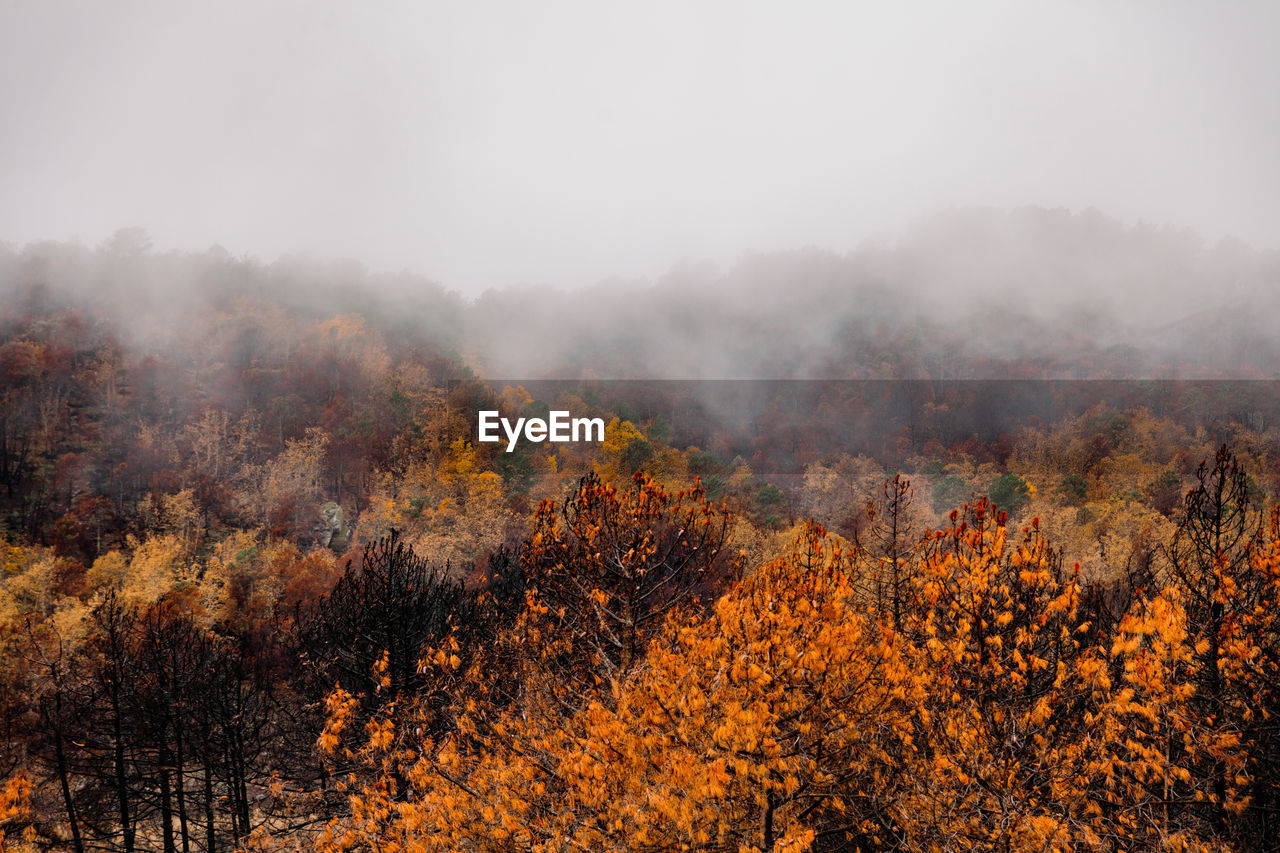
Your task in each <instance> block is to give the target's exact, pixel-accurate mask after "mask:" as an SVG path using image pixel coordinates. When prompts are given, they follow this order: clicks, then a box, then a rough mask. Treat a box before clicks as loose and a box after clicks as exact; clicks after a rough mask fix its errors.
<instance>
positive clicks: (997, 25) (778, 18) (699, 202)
mask: <svg viewBox="0 0 1280 853" xmlns="http://www.w3.org/2000/svg"><path fill="white" fill-rule="evenodd" d="M1277 152H1280V3H1275V2H1270V0H1258V2H1227V3H1214V4H1211V3H1207V2H1206V3H1187V2H1125V3H1103V2H1074V3H1048V2H1044V3H1025V2H1005V3H998V2H985V0H984V2H969V3H944V2H938V3H888V2H885V3H847V2H840V3H802V2H787V3H775V2H770V3H743V2H737V1H736V0H735V1H734V2H729V0H725V2H695V3H689V2H684V3H667V2H646V3H627V4H624V3H600V2H574V3H568V2H545V0H540V2H537V3H523V2H504V3H496V2H491V3H485V2H475V3H453V4H445V3H422V2H397V3H393V2H377V3H369V4H363V3H339V2H308V3H303V2H274V3H263V2H217V3H213V2H206V3H169V2H159V0H157V2H149V3H142V2H122V1H121V0H116V2H111V3H100V2H74V3H73V2H61V0H47V2H44V1H42V0H27V2H21V0H0V241H8V242H10V243H13V244H19V245H20V244H23V243H26V242H28V241H33V240H41V239H56V240H64V239H67V238H71V237H78V238H79V239H80V240H82V241H84V242H85V243H87V244H90V245H96V244H98V243H100V242H102V241H103V240H105V239H106V238H107V237H109V236H110V235H111V234H112V233H113V232H115V231H116V230H117V229H118V228H121V227H124V226H139V227H142V228H144V229H146V231H147V232H149V234H150V235H151V237H152V239H153V241H154V243H155V245H156V247H157V248H158V249H171V248H172V249H184V250H203V249H205V248H207V247H208V246H210V245H211V244H214V243H217V244H220V245H222V246H224V247H225V248H227V249H228V250H229V251H230V252H232V253H233V254H235V255H244V254H247V255H251V256H254V257H257V258H260V259H263V260H268V261H269V260H272V259H274V258H275V257H277V256H279V255H282V254H293V253H309V254H314V255H317V256H320V257H327V258H332V257H343V256H347V257H354V258H357V259H359V260H361V261H362V262H364V263H365V264H367V265H368V266H369V267H372V268H374V269H389V270H399V269H402V268H404V269H408V270H411V271H413V272H416V273H421V274H424V275H427V276H430V277H431V278H433V279H435V280H437V281H439V282H441V283H442V284H444V285H445V286H447V287H450V288H456V289H458V290H461V291H463V292H464V293H469V294H476V293H479V292H480V291H482V290H484V289H486V288H488V287H506V286H511V285H516V284H526V283H538V282H550V283H553V284H557V285H569V286H576V285H582V284H587V283H591V282H594V281H597V280H599V279H603V278H606V277H609V276H615V275H617V276H625V277H653V276H657V275H659V274H661V273H663V272H664V271H666V270H668V269H670V268H671V267H672V266H673V265H674V264H677V263H679V262H682V261H688V260H700V259H710V260H712V261H714V262H716V263H720V264H730V263H732V262H733V261H734V260H735V259H736V258H738V257H739V256H740V255H741V254H742V253H744V252H748V251H771V250H776V249H783V248H791V247H803V246H818V247H823V248H827V249H831V250H835V251H847V250H851V249H854V248H855V247H857V246H859V245H860V244H862V243H864V242H865V241H867V240H892V239H894V238H895V237H896V236H897V235H898V234H900V233H901V232H902V231H903V229H905V228H907V227H909V226H911V225H912V224H913V223H915V222H917V221H919V220H921V219H922V218H924V217H926V216H928V215H930V214H932V213H934V212H936V211H938V210H941V209H945V208H948V207H952V206H969V205H994V206H997V207H1004V208H1009V207H1016V206H1021V205H1039V206H1043V207H1049V208H1054V207H1066V208H1069V209H1083V208H1087V207H1097V208H1100V209H1102V210H1103V211H1105V212H1106V213H1107V214H1108V215H1110V216H1114V217H1117V218H1119V219H1121V220H1124V221H1128V222H1147V223H1151V224H1153V225H1156V226H1164V225H1170V226H1173V227H1177V228H1183V227H1189V228H1193V229H1196V230H1197V231H1199V232H1200V233H1201V234H1202V235H1203V236H1204V237H1205V238H1206V239H1207V240H1209V241H1210V242H1213V241H1215V240H1217V239H1219V238H1221V237H1223V236H1225V235H1233V236H1236V237H1239V238H1241V239H1243V240H1245V241H1248V242H1251V243H1253V244H1255V245H1257V246H1259V247H1261V248H1276V247H1278V246H1280V156H1277Z"/></svg>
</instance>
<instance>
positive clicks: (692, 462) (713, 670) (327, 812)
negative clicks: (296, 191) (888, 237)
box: [0, 209, 1280, 853]
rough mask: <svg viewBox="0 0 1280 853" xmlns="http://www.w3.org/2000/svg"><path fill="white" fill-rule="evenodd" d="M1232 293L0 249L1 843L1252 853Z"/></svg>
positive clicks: (1261, 379)
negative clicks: (544, 433)
mask: <svg viewBox="0 0 1280 853" xmlns="http://www.w3.org/2000/svg"><path fill="white" fill-rule="evenodd" d="M1030 280H1034V281H1035V283H1036V284H1037V289H1036V291H1035V292H1037V293H1043V294H1056V295H1054V296H1052V297H1045V298H1044V299H1043V300H1040V301H1037V302H1034V303H1030V302H1028V301H1026V300H1025V299H1023V298H1022V297H1021V296H1020V295H1019V294H1020V293H1022V292H1023V291H1021V290H1019V282H1020V281H1030ZM1278 281H1280V256H1277V254H1276V253H1265V252H1259V251H1255V250H1253V249H1249V248H1247V247H1244V246H1240V245H1235V244H1225V243H1224V244H1221V245H1218V246H1214V247H1205V246H1204V245H1202V244H1201V243H1199V242H1198V241H1197V240H1196V239H1195V238H1194V237H1192V236H1190V235H1187V234H1182V233H1177V232H1168V231H1158V230H1153V229H1149V228H1142V227H1136V228H1131V227H1125V226H1121V225H1119V224H1118V223H1115V222H1113V221H1111V220H1108V219H1106V218H1105V217H1103V216H1101V214H1096V213H1095V212H1086V213H1083V214H1068V213H1065V212H1061V211H1044V210H1035V209H1027V210H1022V211H1015V212H1013V213H1007V214H996V213H992V212H990V211H969V212H966V213H957V214H952V215H950V216H948V217H945V218H942V219H939V220H937V221H934V222H931V223H929V224H927V225H926V226H923V227H922V228H921V229H920V230H919V231H918V232H917V233H915V234H913V235H910V236H909V237H908V238H907V239H905V240H904V241H903V243H902V244H900V245H898V246H894V247H867V248H864V249H861V250H859V251H857V252H853V253H850V254H848V255H835V254H830V253H823V252H820V251H817V250H806V251H800V252H791V253H777V254H772V255H760V256H752V257H747V258H744V259H743V260H742V261H741V263H740V264H739V265H738V266H736V267H734V268H733V269H730V270H724V271H721V270H715V269H710V268H704V267H699V266H696V265H694V266H688V267H680V268H677V269H675V270H673V271H672V272H671V274H670V275H669V276H668V277H667V278H665V279H662V280H659V281H656V282H651V283H644V282H611V283H608V284H607V285H601V286H600V287H599V288H596V289H594V290H588V291H581V292H572V293H568V292H562V291H558V290H556V289H554V288H551V287H547V286H540V287H531V288H526V289H517V290H503V291H490V292H488V293H485V294H483V295H481V296H479V297H478V298H475V299H465V298H463V297H462V296H460V295H459V294H457V293H453V292H450V291H448V290H446V289H445V288H443V287H441V286H440V285H438V284H436V283H434V282H431V281H429V280H426V279H423V278H420V277H416V276H413V275H410V274H407V273H403V274H396V275H390V274H380V273H370V272H369V271H367V270H365V269H364V268H362V267H361V266H360V265H358V264H356V263H354V262H319V261H314V260H309V259H305V258H284V259H281V260H278V261H276V262H274V263H269V264H265V263H262V262H259V261H256V260H254V259H252V258H236V257H233V256H232V255H231V254H229V253H228V252H226V251H225V250H223V249H221V248H219V247H214V248H211V249H210V250H208V251H207V252H203V253H182V252H157V251H154V250H153V249H152V248H151V247H150V245H149V243H148V240H147V238H146V236H145V234H142V233H141V232H139V231H137V230H129V229H126V230H124V231H121V232H119V233H118V234H116V235H115V237H114V238H112V239H111V240H110V241H108V242H107V243H105V244H103V245H102V246H98V247H85V246H83V245H80V244H77V243H43V244H32V245H29V246H25V247H12V246H0V560H2V564H0V644H2V648H3V653H2V654H0V850H14V851H36V850H41V851H43V850H57V851H75V853H84V851H135V850H136V851H143V850H157V851H164V853H177V851H182V853H192V851H210V852H211V851H232V850H244V851H288V850H320V851H347V850H350V851H366V850H368V851H432V850H440V851H453V850H475V851H481V850H491V851H507V850H529V851H547V853H550V851H568V850H609V851H632V850H636V851H640V850H650V851H667V850H706V851H721V850H724V851H762V853H763V851H789V853H799V851H815V853H817V852H819V851H821V852H823V853H825V851H960V850H991V851H1012V850H1019V851H1021V850H1069V849H1070V850H1074V849H1090V850H1093V849H1096V850H1151V851H1164V850H1169V851H1174V850H1177V851H1227V850H1236V851H1251V850H1276V849H1280V826H1278V825H1277V824H1278V823H1280V820H1278V819H1277V816H1276V815H1277V809H1280V717H1278V716H1277V715H1278V714H1280V458H1278V457H1280V394H1277V391H1280V384H1277V377H1280V337H1278V336H1277V335H1276V331H1275V327H1274V324H1273V323H1271V322H1270V319H1269V317H1268V316H1267V312H1266V310H1265V306H1266V305H1267V304H1269V301H1268V296H1267V294H1268V293H1274V289H1275V287H1276V285H1277V282H1278ZM1157 282H1158V283H1160V287H1159V288H1157V287H1156V286H1155V284H1154V283H1157ZM1156 293H1160V294H1161V295H1160V296H1159V297H1157V296H1155V294H1156ZM553 409H555V410H568V411H572V412H573V414H574V415H575V416H581V417H599V418H601V419H602V420H603V421H604V422H605V424H606V428H605V437H604V441H603V442H600V443H581V444H571V443H570V444H556V445H551V444H536V443H531V442H522V443H520V444H519V445H517V446H516V447H515V448H514V449H513V451H512V452H510V453H508V452H505V445H501V444H492V443H482V442H478V441H477V440H476V438H477V436H476V429H477V417H476V416H477V412H479V411H481V410H486V411H498V412H501V413H502V414H503V415H504V416H509V417H511V418H512V419H513V420H514V419H515V418H517V417H533V416H538V417H545V416H546V413H547V412H549V411H551V410H553Z"/></svg>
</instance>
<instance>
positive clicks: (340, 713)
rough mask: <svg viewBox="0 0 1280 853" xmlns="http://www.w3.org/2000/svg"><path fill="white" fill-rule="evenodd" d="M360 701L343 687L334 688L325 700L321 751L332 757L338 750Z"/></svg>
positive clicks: (320, 742)
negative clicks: (343, 734)
mask: <svg viewBox="0 0 1280 853" xmlns="http://www.w3.org/2000/svg"><path fill="white" fill-rule="evenodd" d="M359 704H360V703H359V700H358V699H357V698H356V697H354V696H352V695H351V694H350V693H348V692H347V691H345V690H343V689H342V688H341V687H337V688H334V690H333V692H332V693H330V694H329V695H328V696H326V697H325V699H324V711H325V715H324V716H325V722H324V730H323V731H322V732H321V733H320V740H319V746H320V751H321V752H323V753H325V754H326V755H332V754H333V752H334V751H335V750H336V749H337V747H338V743H339V742H340V740H341V738H342V733H343V731H344V730H345V729H346V728H347V726H348V724H349V723H350V721H351V719H352V717H353V716H354V715H355V712H356V709H357V707H358V706H359Z"/></svg>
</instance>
